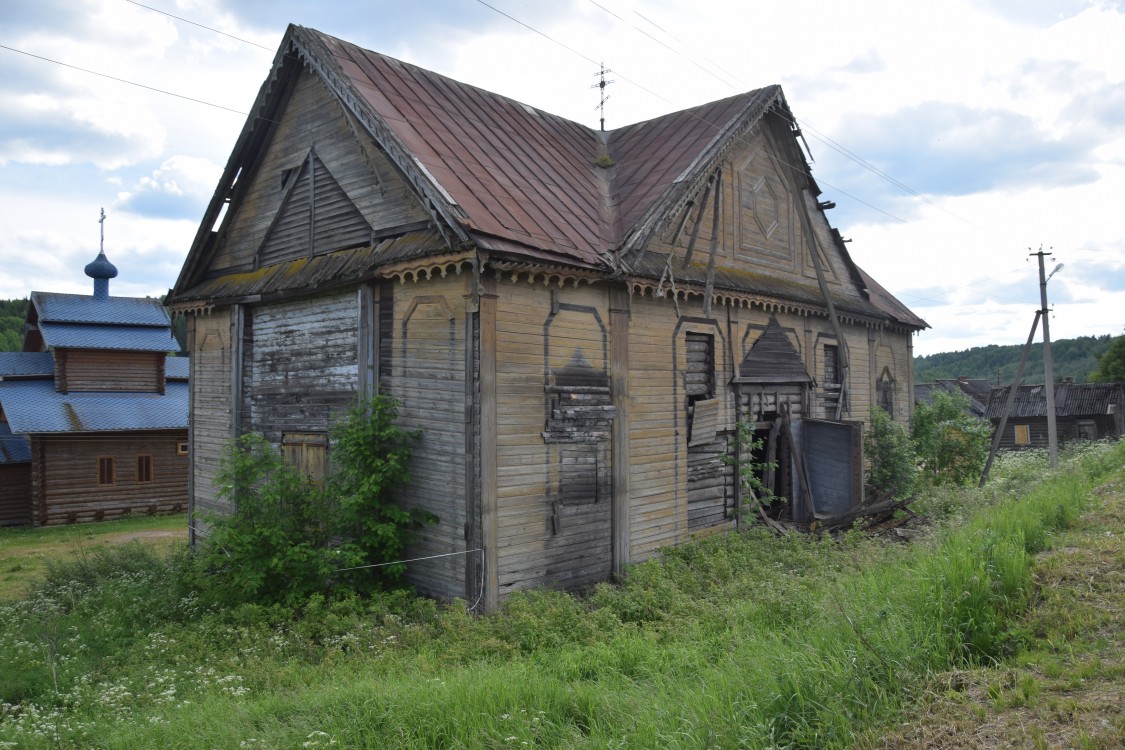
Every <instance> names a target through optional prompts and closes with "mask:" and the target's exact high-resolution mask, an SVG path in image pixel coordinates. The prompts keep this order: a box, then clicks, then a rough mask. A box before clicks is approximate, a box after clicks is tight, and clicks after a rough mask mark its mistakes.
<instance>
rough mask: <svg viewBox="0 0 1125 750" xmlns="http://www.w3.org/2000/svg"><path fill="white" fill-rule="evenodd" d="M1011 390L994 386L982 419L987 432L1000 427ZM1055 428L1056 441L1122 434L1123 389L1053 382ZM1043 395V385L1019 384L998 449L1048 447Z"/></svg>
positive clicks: (1124, 427) (1112, 385) (1124, 429)
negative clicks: (989, 425)
mask: <svg viewBox="0 0 1125 750" xmlns="http://www.w3.org/2000/svg"><path fill="white" fill-rule="evenodd" d="M1011 390H1012V389H1011V386H1008V387H1006V388H995V389H993V391H992V398H991V399H990V400H989V402H988V411H987V412H986V413H985V416H986V417H987V418H988V419H989V420H991V421H992V428H993V430H996V429H997V428H998V427H999V426H1000V419H1001V417H1002V416H1003V414H1004V409H1005V406H1006V404H1007V402H1008V395H1009V394H1010V393H1011ZM1054 396H1055V430H1056V437H1057V439H1058V441H1059V442H1060V443H1065V442H1068V441H1072V440H1100V439H1102V438H1120V437H1121V436H1122V435H1125V414H1123V412H1122V409H1123V408H1125V386H1123V385H1122V384H1121V383H1075V382H1072V381H1071V379H1070V378H1067V379H1066V380H1064V381H1063V382H1061V383H1056V384H1055V394H1054ZM1049 442H1050V439H1049V433H1048V430H1047V392H1046V388H1045V386H1043V385H1042V384H1040V385H1021V386H1020V387H1019V390H1017V391H1016V397H1015V399H1014V400H1013V401H1012V407H1011V411H1010V412H1009V413H1008V419H1007V423H1006V424H1005V426H1004V433H1003V434H1002V435H1001V436H1000V446H999V447H1000V450H1026V449H1028V448H1043V449H1045V448H1047V447H1048V444H1049Z"/></svg>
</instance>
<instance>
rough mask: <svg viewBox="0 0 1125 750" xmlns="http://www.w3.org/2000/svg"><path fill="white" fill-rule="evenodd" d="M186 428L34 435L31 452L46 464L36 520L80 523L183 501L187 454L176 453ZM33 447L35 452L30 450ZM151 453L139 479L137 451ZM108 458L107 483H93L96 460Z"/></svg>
mask: <svg viewBox="0 0 1125 750" xmlns="http://www.w3.org/2000/svg"><path fill="white" fill-rule="evenodd" d="M186 439H187V433H186V431H182V430H181V431H168V432H163V431H162V432H151V433H143V432H138V433H126V434H122V435H119V436H115V437H112V438H105V437H99V436H93V435H88V436H83V435H77V436H66V437H53V436H52V437H42V436H39V437H34V438H32V453H33V454H36V455H37V456H39V457H40V459H41V460H43V461H44V462H45V465H47V466H50V474H49V478H48V480H47V482H46V485H45V486H42V487H40V488H39V489H40V491H41V493H42V503H43V505H42V510H41V513H40V514H37V518H36V520H35V522H36V524H37V525H57V524H66V523H85V522H89V521H101V520H108V519H111V518H119V517H121V516H124V515H129V514H131V513H170V512H177V511H181V510H183V509H185V508H186V507H187V505H188V492H187V477H188V458H187V456H184V455H180V454H178V453H177V450H176V446H177V443H180V442H183V441H184V440H186ZM36 451H39V453H36ZM138 456H151V457H152V460H151V466H152V475H151V476H152V479H151V481H140V480H139V479H138V476H137V457H138ZM101 458H112V459H113V460H114V465H115V472H114V476H113V482H112V483H111V484H99V482H98V479H99V477H98V461H99V459H101Z"/></svg>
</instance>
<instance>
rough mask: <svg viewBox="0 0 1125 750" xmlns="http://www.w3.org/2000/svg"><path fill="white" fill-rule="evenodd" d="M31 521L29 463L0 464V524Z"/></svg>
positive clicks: (11, 524)
mask: <svg viewBox="0 0 1125 750" xmlns="http://www.w3.org/2000/svg"><path fill="white" fill-rule="evenodd" d="M30 523H31V464H30V463H22V464H0V526H26V525H27V524H30Z"/></svg>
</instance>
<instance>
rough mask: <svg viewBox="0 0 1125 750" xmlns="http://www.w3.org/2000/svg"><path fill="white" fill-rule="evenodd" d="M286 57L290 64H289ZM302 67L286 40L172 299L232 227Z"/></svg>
mask: <svg viewBox="0 0 1125 750" xmlns="http://www.w3.org/2000/svg"><path fill="white" fill-rule="evenodd" d="M287 61H288V62H289V63H290V64H288V65H286V62H287ZM300 70H301V66H300V65H294V64H293V63H292V61H290V60H289V56H288V55H287V54H286V45H284V44H283V45H282V46H281V47H280V48H279V49H278V51H277V54H276V55H274V60H273V67H272V68H270V75H269V77H268V78H267V79H266V81H265V82H264V83H263V84H262V87H261V88H260V89H259V90H258V96H257V98H256V99H255V100H254V106H253V107H252V108H251V109H250V114H249V116H248V117H247V119H246V123H245V124H244V125H243V127H242V132H241V133H240V134H239V136H238V140H237V141H236V142H235V145H234V149H233V150H232V151H231V155H230V158H228V159H227V164H226V167H225V168H224V170H223V176H222V177H221V178H220V180H219V184H218V186H217V187H216V188H215V192H214V194H213V195H212V196H211V202H210V203H209V204H208V205H207V210H206V211H205V212H204V214H203V220H202V221H201V222H200V224H199V229H198V230H197V231H196V235H195V239H194V240H193V241H192V243H191V249H190V250H189V251H188V256H187V258H186V259H185V261H184V266H183V268H182V269H180V275H179V277H177V279H176V283H175V285H174V286H173V287H172V289H171V290H170V291H169V294H168V299H169V301H173V300H174V296H175V293H176V292H179V291H182V290H184V289H188V288H190V287H191V286H193V285H194V284H195V283H196V282H197V281H198V280H199V278H200V276H201V275H202V274H203V273H204V272H205V271H206V269H207V266H208V265H209V264H210V262H211V259H212V258H213V256H214V254H215V251H216V249H217V248H218V246H219V244H220V243H219V238H220V237H222V235H223V233H224V232H225V231H226V230H227V228H228V227H229V225H230V222H231V217H232V216H233V215H234V213H235V212H234V211H233V210H231V209H232V208H233V206H235V205H237V204H239V203H241V200H242V197H243V193H244V192H245V191H246V189H247V186H248V185H249V184H250V182H251V180H250V177H251V176H252V175H253V174H254V173H256V172H257V170H258V167H259V166H260V165H261V161H262V158H263V156H264V155H265V151H266V149H265V148H264V145H265V143H266V142H267V141H268V140H269V137H270V134H271V133H273V131H274V130H275V129H276V128H277V126H278V125H279V124H280V123H279V121H278V119H277V117H276V115H277V113H278V112H279V111H280V110H281V107H282V104H283V102H284V99H285V96H284V93H285V92H286V91H291V90H292V88H293V86H294V85H295V84H296V82H297V79H298V77H299V76H298V74H299V73H300ZM228 204H229V205H228ZM224 206H226V207H227V212H226V214H225V215H223V220H222V224H221V225H220V226H219V227H218V229H215V223H216V222H217V221H218V220H219V216H220V214H221V213H222V210H223V208H224Z"/></svg>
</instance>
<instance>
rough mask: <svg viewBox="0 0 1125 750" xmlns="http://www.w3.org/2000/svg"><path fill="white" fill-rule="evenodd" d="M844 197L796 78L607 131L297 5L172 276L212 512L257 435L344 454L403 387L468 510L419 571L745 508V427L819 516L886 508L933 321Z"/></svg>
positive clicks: (436, 585) (431, 579)
mask: <svg viewBox="0 0 1125 750" xmlns="http://www.w3.org/2000/svg"><path fill="white" fill-rule="evenodd" d="M819 193H820V190H819V188H818V187H817V185H816V182H815V181H814V180H813V178H812V175H811V173H810V169H809V166H808V161H807V160H806V158H805V155H804V153H803V152H802V150H801V147H800V143H799V140H798V131H797V126H796V124H795V120H794V119H793V116H792V114H791V112H790V110H789V107H788V105H787V103H786V100H785V97H784V95H783V93H782V91H781V89H780V88H779V87H778V86H768V87H765V88H761V89H757V90H754V91H750V92H747V93H744V94H739V95H737V96H732V97H730V98H728V99H724V100H721V101H716V102H712V103H709V104H704V105H702V106H698V107H695V108H692V109H689V110H685V111H682V112H676V113H673V114H669V115H667V116H664V117H659V118H657V119H654V120H650V121H647V122H641V123H637V124H635V125H630V126H627V127H623V128H620V129H617V130H613V131H611V132H601V131H597V130H593V129H590V128H587V127H585V126H583V125H579V124H577V123H574V122H571V121H568V120H565V119H563V118H560V117H557V116H554V115H551V114H549V113H547V112H544V111H541V110H538V109H535V108H532V107H529V106H526V105H523V104H521V103H519V102H516V101H512V100H510V99H507V98H505V97H502V96H499V95H496V94H493V93H490V92H488V91H483V90H481V89H478V88H475V87H472V86H468V85H465V84H463V83H459V82H457V81H453V80H450V79H448V78H445V77H443V76H441V75H438V74H436V73H433V72H430V71H427V70H424V69H421V68H418V67H415V66H413V65H409V64H406V63H403V62H400V61H398V60H394V59H391V58H389V57H386V56H383V55H380V54H377V53H375V52H371V51H368V50H364V49H361V48H359V47H357V46H355V45H352V44H349V43H347V42H345V41H343V40H340V39H337V38H334V37H331V36H328V35H325V34H323V33H320V32H317V31H314V30H311V29H307V28H302V27H297V26H291V27H290V28H289V30H288V31H287V33H286V35H285V38H284V40H283V41H282V45H281V48H280V49H279V50H278V53H277V56H276V57H275V61H274V65H273V68H272V70H271V71H270V73H269V76H268V78H267V80H266V82H265V83H264V84H263V86H262V88H261V91H260V93H259V95H258V98H257V100H256V101H255V102H254V106H253V111H252V113H251V115H250V117H249V118H248V119H247V122H246V124H245V126H244V128H243V130H242V132H241V135H240V136H239V138H238V141H237V143H236V145H235V148H234V151H233V153H232V154H231V157H230V160H229V161H228V163H227V165H226V168H225V172H224V174H223V177H222V179H221V182H220V184H219V185H218V187H217V190H216V192H215V195H214V198H213V199H212V202H211V204H210V206H209V207H208V209H207V211H206V213H205V214H204V216H203V220H202V223H201V226H200V228H199V231H198V234H197V236H196V239H195V241H194V243H193V245H192V247H191V250H190V252H189V254H188V257H187V260H186V261H185V264H184V267H183V269H182V271H181V273H180V276H179V278H178V280H177V281H176V285H175V287H174V288H173V289H172V290H171V291H170V293H169V295H170V296H169V302H170V304H171V306H172V307H173V309H174V310H175V311H176V313H177V314H184V315H186V316H187V324H188V325H187V328H188V338H189V349H190V351H191V355H192V356H191V362H192V364H191V370H192V372H191V376H192V377H191V388H192V399H191V436H190V450H191V458H192V472H191V509H192V512H193V513H201V512H206V511H211V510H215V509H221V508H222V503H221V502H220V500H219V498H218V497H217V494H216V490H215V487H214V479H215V472H216V466H217V460H218V457H219V455H220V453H221V451H222V450H223V447H224V445H225V444H227V443H228V442H229V441H230V440H231V439H232V438H233V437H235V436H237V435H239V434H241V433H244V432H246V431H257V432H260V433H262V434H264V435H265V436H266V437H267V438H268V439H269V440H270V441H271V442H273V443H274V444H275V445H277V446H278V447H279V449H280V448H283V447H284V449H285V453H286V455H289V456H293V457H295V458H296V459H297V460H301V461H304V462H307V464H308V465H325V464H326V463H327V464H330V462H331V451H332V446H331V444H330V426H331V424H332V423H333V420H335V419H337V418H339V417H340V416H341V415H342V413H343V412H344V410H345V409H347V408H348V407H349V406H350V405H351V404H352V403H354V402H355V400H356V399H357V397H362V396H363V395H365V394H369V393H371V392H373V391H379V392H383V393H389V394H392V395H393V396H395V397H396V398H398V399H399V400H400V401H401V407H400V416H401V419H402V422H403V423H404V424H405V425H406V426H408V427H411V428H418V429H421V430H422V435H423V437H422V442H421V444H420V445H419V447H418V448H417V450H416V452H415V454H414V456H413V457H412V477H413V480H412V482H411V484H410V486H409V487H408V488H407V489H406V491H405V492H404V493H403V496H402V497H401V502H402V503H403V504H405V505H407V506H412V507H422V508H425V509H428V510H429V511H432V512H433V513H434V514H436V515H437V516H438V518H439V522H438V523H436V524H434V525H432V526H427V527H426V528H424V529H423V530H422V532H421V538H420V539H419V540H418V542H417V543H416V544H415V546H414V547H413V548H412V549H411V551H410V556H411V557H418V558H422V557H427V558H431V559H427V560H424V561H421V562H415V563H412V564H411V565H410V566H409V570H408V578H409V580H410V581H411V582H412V583H414V584H415V585H416V586H417V587H418V588H419V590H421V591H422V592H424V593H428V594H432V595H436V596H440V597H446V598H449V597H456V596H460V597H466V598H468V600H470V601H475V600H477V599H478V597H483V599H484V601H485V602H486V603H487V604H494V603H495V602H496V601H497V600H498V598H501V597H503V596H504V595H506V594H507V593H509V592H511V591H513V590H516V589H519V588H522V587H528V586H539V585H547V586H557V587H575V586H580V585H583V584H586V583H588V582H591V581H595V580H599V579H603V578H606V577H608V576H610V575H611V574H612V573H614V572H615V571H619V570H620V569H621V568H622V566H623V565H624V564H626V563H627V562H630V561H638V560H641V559H644V558H646V557H649V556H651V555H653V554H654V553H655V552H656V551H657V550H658V549H659V548H661V547H664V546H667V545H672V544H676V543H678V542H680V541H682V540H686V539H687V538H689V537H690V536H692V535H695V534H699V533H706V532H711V531H715V530H721V529H729V528H733V527H734V526H735V525H737V524H738V523H739V518H740V513H739V508H740V503H741V502H742V498H741V497H740V494H739V489H738V487H737V486H736V483H735V481H734V473H733V469H732V468H731V467H730V466H728V465H727V464H726V463H724V462H723V461H722V457H723V456H726V455H731V454H733V453H734V452H735V446H734V441H733V438H732V435H733V432H734V428H735V424H736V420H737V419H740V418H741V419H745V420H749V421H751V422H753V423H754V424H755V425H756V427H757V434H758V435H759V436H760V437H762V438H764V439H765V441H766V443H767V447H766V448H765V449H764V453H763V455H762V457H763V458H764V457H766V456H771V457H774V458H775V459H776V460H777V462H778V468H777V469H776V470H775V471H773V472H770V473H769V476H768V477H765V478H766V479H767V481H768V482H770V483H772V485H773V486H774V488H775V489H776V490H777V491H778V493H779V494H783V495H785V496H786V497H789V498H790V499H791V504H792V506H793V508H794V509H795V513H796V514H797V515H801V514H806V515H807V514H808V513H810V512H812V513H826V512H831V511H832V509H833V508H846V507H850V506H851V505H854V504H855V503H857V502H859V501H860V499H861V497H862V475H863V460H862V439H861V434H862V423H863V422H864V421H865V420H867V419H868V415H869V411H870V407H871V405H872V404H874V403H879V404H882V405H883V406H884V407H886V408H888V410H889V411H890V412H891V413H892V414H894V416H895V418H896V419H898V420H906V419H908V418H909V416H910V412H911V408H912V393H913V382H912V341H911V336H912V333H914V332H916V331H918V330H920V329H922V328H924V327H925V325H926V324H925V322H924V321H922V320H921V319H920V318H918V317H917V316H915V315H914V314H912V313H911V312H910V310H908V309H907V308H906V307H905V306H903V305H902V304H901V303H899V302H898V301H897V300H896V299H895V298H894V297H893V296H892V295H890V294H889V293H888V292H887V291H886V290H884V289H883V288H882V287H880V286H879V285H878V284H877V283H876V282H875V281H874V280H872V279H871V278H870V277H869V276H868V275H867V274H866V273H864V271H862V270H861V269H860V268H858V267H857V266H856V265H855V263H854V262H853V261H852V259H851V258H850V256H849V254H848V252H847V250H846V248H845V245H844V242H843V240H842V239H841V237H840V235H839V234H838V232H836V231H835V230H834V229H833V228H832V227H831V226H830V225H829V223H828V221H827V219H826V217H825V211H826V210H827V209H828V208H830V204H828V203H827V202H823V203H822V202H818V200H817V198H818V195H819ZM743 458H745V457H743Z"/></svg>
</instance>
